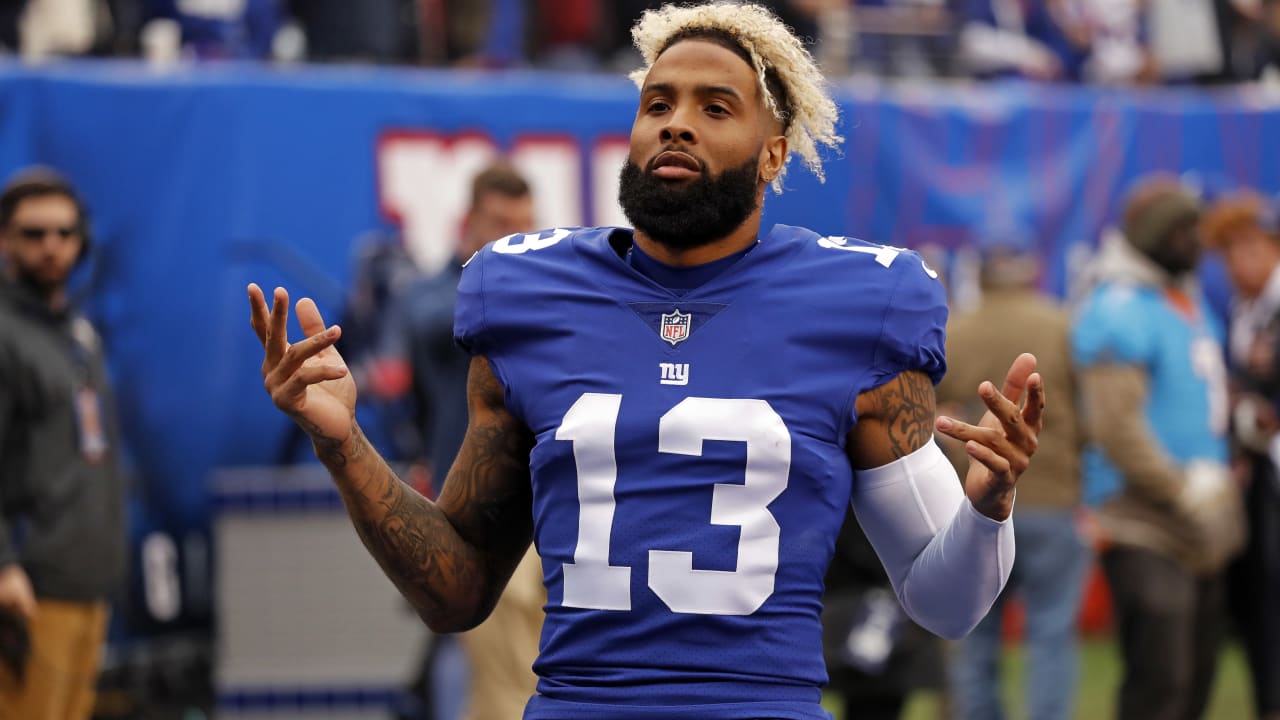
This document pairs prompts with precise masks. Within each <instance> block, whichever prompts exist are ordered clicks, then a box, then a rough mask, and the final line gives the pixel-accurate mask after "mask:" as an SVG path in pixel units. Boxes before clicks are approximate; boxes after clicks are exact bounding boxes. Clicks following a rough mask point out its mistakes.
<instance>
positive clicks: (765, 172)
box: [760, 135, 787, 183]
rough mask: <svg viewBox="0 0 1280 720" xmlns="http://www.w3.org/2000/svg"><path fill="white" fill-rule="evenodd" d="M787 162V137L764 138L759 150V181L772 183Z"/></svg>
mask: <svg viewBox="0 0 1280 720" xmlns="http://www.w3.org/2000/svg"><path fill="white" fill-rule="evenodd" d="M786 162H787V136H786V135H773V136H771V137H768V138H765V141H764V145H763V146H761V148H760V179H761V180H763V181H764V182H765V183H771V182H773V180H774V178H776V177H778V175H779V174H780V173H781V172H782V166H783V165H784V164H785V163H786Z"/></svg>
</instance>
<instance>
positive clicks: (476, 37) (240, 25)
mask: <svg viewBox="0 0 1280 720" xmlns="http://www.w3.org/2000/svg"><path fill="white" fill-rule="evenodd" d="M660 4H662V3H661V2H655V1H654V0H616V1H615V2H603V1H602V0H465V1H464V0H362V2H358V3H356V2H347V1H346V0H0V53H13V54H20V55H21V56H23V57H24V58H27V59H30V60H38V59H41V58H46V57H49V56H59V55H72V56H77V55H94V56H145V57H147V58H149V59H151V60H153V61H155V62H158V63H173V62H180V61H184V60H209V59H248V60H272V61H277V62H303V61H307V62H358V63H378V64H401V65H419V66H445V67H479V68H524V67H535V68H547V69H556V70H574V71H593V70H619V69H630V68H631V67H634V66H635V65H636V64H638V59H637V58H636V56H635V55H634V51H633V50H632V48H631V42H630V38H629V28H630V27H631V26H632V24H633V23H634V21H635V19H636V18H637V17H639V15H640V14H641V13H642V12H644V10H646V9H647V8H650V7H656V6H658V5H660ZM762 4H765V5H768V6H770V7H772V8H773V9H774V10H775V12H777V13H778V15H779V16H780V17H782V18H783V19H784V20H785V21H786V22H787V23H788V24H790V25H791V26H792V27H794V28H795V29H796V31H797V32H798V34H800V35H801V36H802V37H804V38H806V40H807V41H808V42H809V44H810V48H811V50H813V51H814V52H815V53H816V54H817V56H818V57H819V59H820V61H821V63H822V65H823V67H824V68H825V69H826V70H827V72H828V73H829V74H830V75H832V76H834V77H840V76H846V75H850V74H874V75H886V76H893V77H974V78H995V77H1010V76H1013V77H1024V78H1028V79H1034V80H1043V81H1059V82H1087V83H1099V84H1113V85H1128V84H1155V83H1176V84H1183V83H1224V82H1243V81H1249V80H1253V79H1258V78H1263V77H1280V0H764V1H763V2H762Z"/></svg>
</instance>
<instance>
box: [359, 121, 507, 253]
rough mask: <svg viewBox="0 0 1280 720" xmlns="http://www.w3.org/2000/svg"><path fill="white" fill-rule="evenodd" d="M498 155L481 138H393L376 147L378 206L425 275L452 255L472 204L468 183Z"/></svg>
mask: <svg viewBox="0 0 1280 720" xmlns="http://www.w3.org/2000/svg"><path fill="white" fill-rule="evenodd" d="M496 155H497V148H496V147H495V146H494V144H493V141H492V140H490V139H489V138H487V137H485V136H483V135H475V134H472V135H460V136H454V137H451V138H449V137H445V136H442V135H433V134H429V133H392V134H388V135H385V136H383V137H382V139H381V140H380V141H379V143H378V156H377V162H378V194H379V198H378V201H379V203H380V204H381V206H382V210H383V212H385V213H386V214H388V215H390V216H391V218H392V219H393V220H395V221H397V222H398V223H399V224H400V228H401V232H403V233H404V242H405V249H406V250H408V252H409V256H410V257H412V258H413V260H414V262H415V263H417V265H418V267H420V268H421V269H422V270H423V272H426V273H435V272H436V271H438V270H440V269H441V268H443V267H444V266H445V263H447V262H448V261H449V257H450V256H451V255H452V254H453V247H454V243H455V242H456V241H457V237H458V233H459V229H460V228H461V226H462V217H463V214H464V213H465V212H466V209H467V204H468V203H469V202H470V197H469V196H470V192H471V178H472V177H474V176H475V174H476V173H478V172H480V171H481V170H482V169H484V166H485V165H488V164H489V163H490V162H492V160H493V158H494V157H495V156H496Z"/></svg>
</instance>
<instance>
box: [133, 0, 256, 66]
mask: <svg viewBox="0 0 1280 720" xmlns="http://www.w3.org/2000/svg"><path fill="white" fill-rule="evenodd" d="M143 18H144V22H155V21H160V22H162V23H163V22H165V21H174V22H177V23H178V27H179V28H180V30H181V44H182V47H183V48H184V49H186V50H187V51H189V53H190V54H192V55H194V56H195V57H197V58H202V59H258V60H263V59H267V58H269V57H271V48H272V43H273V41H274V40H275V34H276V31H277V30H278V29H279V28H280V8H279V3H278V0H239V1H238V2H217V1H214V0H145V4H144V7H143ZM142 32H143V34H144V36H145V34H146V32H147V29H146V26H145V25H144V27H143V31H142Z"/></svg>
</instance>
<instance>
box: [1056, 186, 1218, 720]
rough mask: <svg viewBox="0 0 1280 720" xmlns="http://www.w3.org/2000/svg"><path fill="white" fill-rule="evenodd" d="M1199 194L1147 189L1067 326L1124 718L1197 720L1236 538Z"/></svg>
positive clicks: (1126, 215) (1107, 242) (1128, 210)
mask: <svg viewBox="0 0 1280 720" xmlns="http://www.w3.org/2000/svg"><path fill="white" fill-rule="evenodd" d="M1199 213H1200V205H1199V201H1198V200H1197V199H1196V198H1195V197H1194V196H1192V195H1191V194H1190V193H1189V192H1188V191H1186V190H1185V189H1184V188H1183V186H1182V185H1181V184H1180V182H1179V181H1178V180H1177V179H1176V178H1173V177H1165V176H1155V177H1150V178H1147V179H1145V180H1143V181H1141V182H1140V184H1139V185H1138V186H1137V187H1136V189H1134V190H1133V191H1132V192H1131V193H1130V194H1129V195H1128V196H1127V197H1126V200H1125V206H1124V211H1123V217H1122V221H1121V225H1122V231H1123V236H1122V237H1119V236H1111V237H1108V238H1106V239H1104V242H1103V245H1102V247H1101V249H1100V252H1099V255H1098V257H1097V259H1096V260H1095V265H1094V267H1093V268H1092V270H1091V274H1092V277H1093V279H1094V281H1095V282H1096V285H1095V286H1094V287H1093V288H1092V290H1091V291H1090V293H1089V295H1088V297H1087V298H1086V299H1085V302H1084V305H1083V307H1082V308H1081V310H1080V313H1079V315H1078V317H1077V318H1076V322H1075V326H1074V328H1073V337H1072V345H1073V351H1074V355H1075V359H1076V364H1077V367H1078V368H1079V373H1080V383H1081V387H1082V389H1083V398H1084V402H1085V406H1084V408H1085V411H1086V418H1087V428H1088V432H1089V434H1090V436H1091V438H1092V440H1094V441H1095V442H1096V443H1097V444H1098V446H1099V447H1100V449H1101V453H1102V454H1101V456H1098V455H1095V456H1093V457H1092V458H1090V461H1091V462H1090V463H1089V464H1087V465H1086V492H1087V494H1088V495H1089V496H1090V499H1091V500H1093V501H1094V502H1096V503H1098V505H1099V507H1098V508H1097V514H1096V520H1097V525H1098V528H1099V532H1100V533H1101V538H1100V541H1101V543H1102V547H1103V550H1102V565H1103V569H1104V571H1105V572H1106V576H1107V580H1108V582H1109V584H1110V587H1111V591H1112V595H1113V599H1114V604H1115V609H1116V618H1117V622H1118V625H1119V638H1120V648H1121V652H1122V655H1123V657H1124V665H1125V674H1124V682H1123V684H1122V686H1121V689H1120V697H1119V707H1118V709H1117V717H1122V718H1126V720H1128V719H1130V718H1137V719H1141V718H1171V719H1172V718H1197V717H1200V716H1201V715H1202V714H1203V712H1204V709H1205V706H1206V705H1207V703H1208V700H1209V691H1210V689H1211V687H1212V684H1213V678H1214V672H1215V669H1216V667H1217V658H1218V648H1219V643H1220V639H1221V631H1222V626H1223V616H1224V610H1225V608H1224V602H1225V598H1224V583H1223V568H1224V567H1225V565H1226V564H1227V562H1229V561H1230V560H1231V558H1232V557H1233V556H1234V555H1235V554H1236V552H1237V551H1238V550H1239V548H1240V545H1241V543H1242V541H1243V529H1242V523H1243V518H1242V517H1241V508H1240V504H1239V502H1240V501H1239V493H1238V490H1237V488H1236V486H1235V483H1233V482H1232V480H1231V474H1230V471H1229V470H1228V469H1227V465H1226V462H1227V444H1226V429H1227V427H1226V422H1227V406H1226V402H1227V398H1226V371H1225V368H1224V363H1223V357H1222V346H1221V335H1222V333H1221V329H1220V328H1219V327H1218V326H1217V324H1216V323H1215V322H1214V319H1213V316H1212V315H1211V313H1210V311H1209V309H1208V307H1207V304H1206V303H1205V301H1204V299H1203V297H1202V295H1201V293H1200V291H1199V289H1198V287H1197V286H1196V284H1195V280H1194V270H1195V268H1196V264H1197V261H1198V259H1199V255H1200V241H1199V238H1198V235H1197V234H1196V223H1197V220H1198V217H1199Z"/></svg>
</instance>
